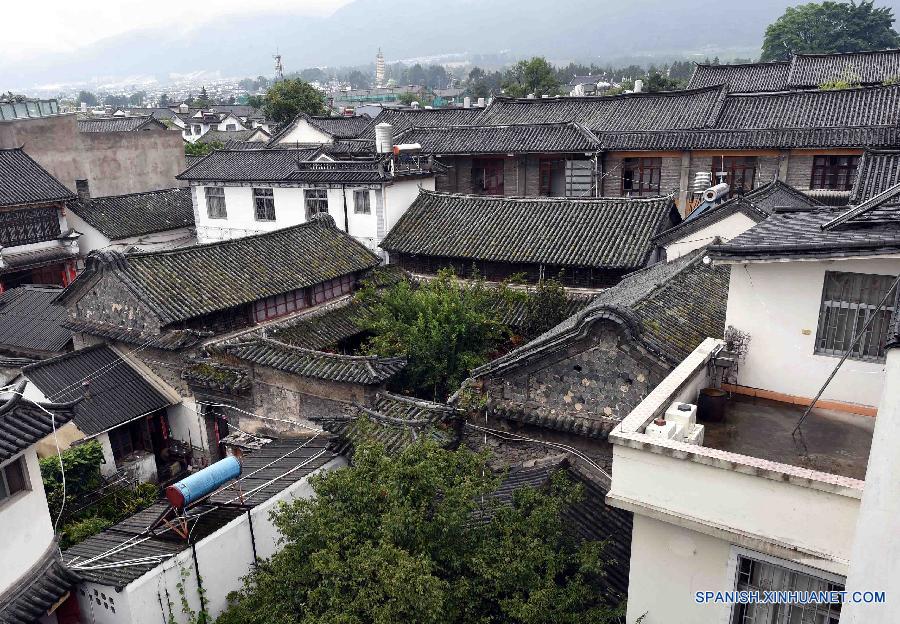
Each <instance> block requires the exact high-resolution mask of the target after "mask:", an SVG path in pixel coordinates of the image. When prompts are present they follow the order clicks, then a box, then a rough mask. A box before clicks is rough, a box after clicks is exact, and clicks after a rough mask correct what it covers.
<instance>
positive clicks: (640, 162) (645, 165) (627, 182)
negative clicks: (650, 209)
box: [622, 158, 662, 197]
mask: <svg viewBox="0 0 900 624" xmlns="http://www.w3.org/2000/svg"><path fill="white" fill-rule="evenodd" d="M661 175H662V158H623V159H622V195H631V196H638V197H639V196H642V195H647V196H657V195H659V188H660V178H661Z"/></svg>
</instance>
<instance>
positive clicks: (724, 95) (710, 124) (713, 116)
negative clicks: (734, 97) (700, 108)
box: [704, 84, 728, 128]
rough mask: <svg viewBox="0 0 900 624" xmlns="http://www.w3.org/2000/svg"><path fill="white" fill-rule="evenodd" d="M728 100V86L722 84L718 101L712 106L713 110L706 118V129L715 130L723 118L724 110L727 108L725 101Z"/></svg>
mask: <svg viewBox="0 0 900 624" xmlns="http://www.w3.org/2000/svg"><path fill="white" fill-rule="evenodd" d="M727 99H728V85H727V84H721V85H719V94H718V95H717V96H716V101H715V103H714V104H713V105H712V108H711V109H710V111H709V115H708V116H707V118H706V124H705V125H704V128H715V127H716V125H717V124H718V121H719V117H721V116H722V110H723V109H724V108H725V101H726V100H727Z"/></svg>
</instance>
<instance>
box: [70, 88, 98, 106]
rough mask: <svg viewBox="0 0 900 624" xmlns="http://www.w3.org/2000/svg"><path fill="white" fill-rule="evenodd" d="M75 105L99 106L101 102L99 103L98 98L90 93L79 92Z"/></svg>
mask: <svg viewBox="0 0 900 624" xmlns="http://www.w3.org/2000/svg"><path fill="white" fill-rule="evenodd" d="M75 103H76V104H78V105H79V106H80V105H81V104H82V103H84V104H87V105H88V106H97V104H99V102H98V101H97V96H96V95H94V94H93V93H91V92H90V91H79V92H78V97H77V98H76V99H75Z"/></svg>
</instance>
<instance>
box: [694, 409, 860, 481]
mask: <svg viewBox="0 0 900 624" xmlns="http://www.w3.org/2000/svg"><path fill="white" fill-rule="evenodd" d="M805 410H806V407H804V406H800V405H792V404H789V403H781V402H778V401H772V400H770V399H762V398H756V397H748V396H743V395H738V394H733V395H731V398H729V399H728V401H727V403H726V408H725V419H724V421H723V422H721V423H710V422H704V423H703V424H704V425H705V427H706V432H705V435H704V441H703V446H705V447H708V448H714V449H719V450H722V451H729V452H732V453H739V454H741V455H749V456H751V457H757V458H760V459H767V460H769V461H773V462H779V463H782V464H788V465H791V466H798V467H801V468H808V469H810V470H818V471H821V472H826V473H829V474H834V475H839V476H843V477H851V478H853V479H859V480H864V479H865V477H866V464H867V462H868V460H869V447H870V446H871V444H872V432H873V431H874V429H875V418H873V417H871V416H860V415H858V414H850V413H847V412H838V411H834V410H828V409H818V408H816V409H813V411H812V412H811V413H810V415H809V416H808V417H807V418H806V420H805V421H804V422H803V426H802V427H801V430H800V432H799V433H798V434H797V436H796V437H792V436H791V432H792V431H793V429H794V427H795V426H796V425H797V422H798V421H799V420H800V418H801V416H803V412H804V411H805Z"/></svg>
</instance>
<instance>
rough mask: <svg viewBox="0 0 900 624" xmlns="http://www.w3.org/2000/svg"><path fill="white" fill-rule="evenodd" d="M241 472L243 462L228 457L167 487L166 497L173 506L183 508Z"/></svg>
mask: <svg viewBox="0 0 900 624" xmlns="http://www.w3.org/2000/svg"><path fill="white" fill-rule="evenodd" d="M240 474H241V462H239V461H238V460H237V458H236V457H226V458H225V459H222V460H219V461H217V462H216V463H214V464H212V465H210V466H207V467H206V468H204V469H203V470H200V471H198V472H195V473H194V474H192V475H191V476H189V477H186V478H184V479H182V480H181V481H179V482H178V483H173V484H172V485H170V486H169V487H167V488H166V498H167V499H169V503H171V504H172V507H175V508H176V509H183V508H184V507H185V506H187V505H190V504H191V503H193V502H194V501H196V500H197V499H199V498H203V497H204V496H206V495H207V494H209V493H210V492H214V491H215V490H216V489H217V488H219V487H221V486H223V485H225V484H226V483H228V482H229V481H231V480H232V479H236V478H237V477H238V476H239V475H240Z"/></svg>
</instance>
